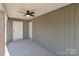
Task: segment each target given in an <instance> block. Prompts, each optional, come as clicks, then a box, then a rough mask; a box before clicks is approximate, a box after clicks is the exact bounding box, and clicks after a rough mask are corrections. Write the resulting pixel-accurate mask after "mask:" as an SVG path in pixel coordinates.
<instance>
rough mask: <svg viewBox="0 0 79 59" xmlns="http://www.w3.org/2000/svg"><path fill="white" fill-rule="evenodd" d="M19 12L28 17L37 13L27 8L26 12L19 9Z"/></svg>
mask: <svg viewBox="0 0 79 59" xmlns="http://www.w3.org/2000/svg"><path fill="white" fill-rule="evenodd" d="M19 13H22V14H24V15H23V16H27V17H30V16H32V17H35V15H34V14H35V12H33V11H29V10H26V12H24V11H19Z"/></svg>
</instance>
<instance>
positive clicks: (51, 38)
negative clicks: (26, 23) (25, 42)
mask: <svg viewBox="0 0 79 59" xmlns="http://www.w3.org/2000/svg"><path fill="white" fill-rule="evenodd" d="M74 11H75V10H74V4H71V5H68V6H65V7H63V8H60V9H57V10H55V11H52V12H50V13H47V14H44V15H42V16H39V17H37V18H35V19H33V40H34V41H36V42H37V43H39V44H40V45H42V46H43V47H45V48H47V49H48V50H50V51H51V52H53V53H55V54H56V55H76V48H75V39H74V38H75V33H74V32H75V23H74V14H75V13H74ZM78 30H79V29H78ZM78 34H79V33H78ZM78 45H79V44H78Z"/></svg>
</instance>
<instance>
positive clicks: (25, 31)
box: [7, 18, 29, 42]
mask: <svg viewBox="0 0 79 59" xmlns="http://www.w3.org/2000/svg"><path fill="white" fill-rule="evenodd" d="M13 21H20V22H23V39H27V38H28V32H29V31H28V30H29V29H28V21H26V20H23V19H15V18H9V19H8V20H7V41H8V42H9V41H12V38H13V35H12V34H13V33H12V29H13Z"/></svg>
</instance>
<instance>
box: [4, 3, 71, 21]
mask: <svg viewBox="0 0 79 59" xmlns="http://www.w3.org/2000/svg"><path fill="white" fill-rule="evenodd" d="M68 4H70V3H6V4H5V7H6V11H7V14H8V17H12V18H20V19H27V20H30V19H33V17H26V16H23V14H21V13H19V12H18V11H20V10H32V11H34V12H35V17H38V16H40V15H42V14H45V13H48V12H50V11H53V10H56V9H58V8H61V7H63V6H66V5H68Z"/></svg>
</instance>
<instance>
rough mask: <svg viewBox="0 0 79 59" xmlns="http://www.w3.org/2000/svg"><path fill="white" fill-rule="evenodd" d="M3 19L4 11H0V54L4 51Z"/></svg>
mask: <svg viewBox="0 0 79 59" xmlns="http://www.w3.org/2000/svg"><path fill="white" fill-rule="evenodd" d="M4 25H5V19H4V12H3V11H0V56H2V55H4V52H5V26H4Z"/></svg>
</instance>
